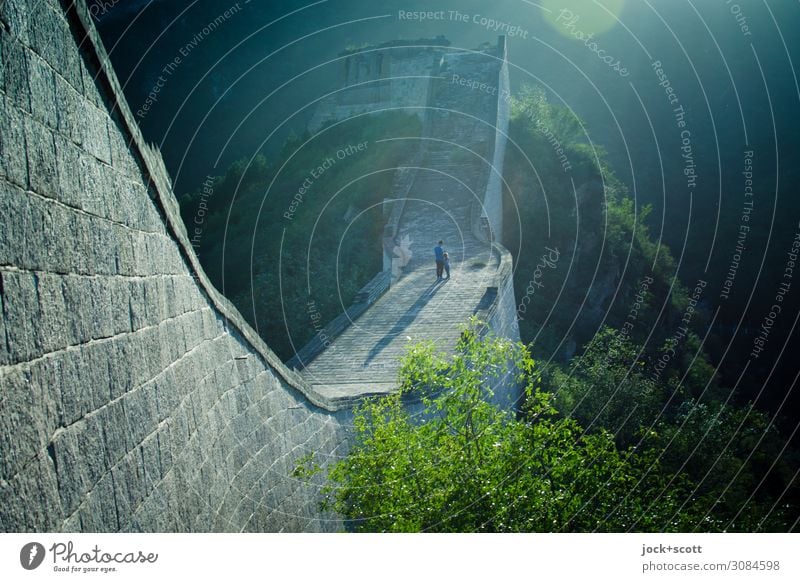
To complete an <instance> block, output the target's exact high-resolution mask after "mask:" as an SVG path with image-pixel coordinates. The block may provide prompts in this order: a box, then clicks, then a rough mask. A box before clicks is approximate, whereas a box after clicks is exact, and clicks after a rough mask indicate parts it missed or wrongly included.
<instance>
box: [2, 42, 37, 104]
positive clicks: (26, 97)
mask: <svg viewBox="0 0 800 582" xmlns="http://www.w3.org/2000/svg"><path fill="white" fill-rule="evenodd" d="M0 43H2V45H3V59H4V60H3V68H4V71H3V91H5V94H6V95H7V96H8V97H9V99H10V100H11V102H12V103H13V104H14V105H15V106H16V107H18V108H19V109H20V110H22V111H25V112H30V110H31V89H30V81H29V77H30V74H29V71H28V59H27V57H26V52H27V49H26V48H25V47H24V46H22V45H21V44H19V42H17V41H16V40H15V39H14V38H13V37H11V36H9V35H6V34H0Z"/></svg>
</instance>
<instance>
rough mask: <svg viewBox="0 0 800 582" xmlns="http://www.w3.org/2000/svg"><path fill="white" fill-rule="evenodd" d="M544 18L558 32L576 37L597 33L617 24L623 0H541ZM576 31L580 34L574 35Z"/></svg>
mask: <svg viewBox="0 0 800 582" xmlns="http://www.w3.org/2000/svg"><path fill="white" fill-rule="evenodd" d="M541 5H542V6H544V7H545V8H547V10H549V12H548V11H545V12H544V15H545V20H547V22H549V23H550V25H551V26H553V28H555V29H556V30H557V31H558V32H559V33H560V34H563V35H564V36H566V37H570V38H576V36H580V35H583V36H585V35H590V34H591V35H597V34H602V33H604V32H607V31H609V30H611V29H612V28H614V27H615V26H616V25H617V18H619V16H620V14H622V9H623V8H624V6H625V0H542V1H541ZM576 31H578V32H579V33H580V34H579V35H576V33H575V32H576Z"/></svg>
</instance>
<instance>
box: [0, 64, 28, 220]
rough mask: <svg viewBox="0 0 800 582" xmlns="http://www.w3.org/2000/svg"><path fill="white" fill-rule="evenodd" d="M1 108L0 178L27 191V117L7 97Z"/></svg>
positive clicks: (0, 103)
mask: <svg viewBox="0 0 800 582" xmlns="http://www.w3.org/2000/svg"><path fill="white" fill-rule="evenodd" d="M5 68H6V69H7V67H5ZM6 74H8V73H6ZM0 106H2V107H3V115H0V178H5V179H7V180H8V181H9V182H12V183H13V184H16V185H17V186H20V187H21V188H23V189H27V187H28V157H27V147H26V144H25V117H24V115H23V114H22V113H20V112H19V111H18V110H17V109H16V107H14V105H13V103H12V102H11V100H10V99H8V98H7V97H2V100H0ZM4 216H5V215H4Z"/></svg>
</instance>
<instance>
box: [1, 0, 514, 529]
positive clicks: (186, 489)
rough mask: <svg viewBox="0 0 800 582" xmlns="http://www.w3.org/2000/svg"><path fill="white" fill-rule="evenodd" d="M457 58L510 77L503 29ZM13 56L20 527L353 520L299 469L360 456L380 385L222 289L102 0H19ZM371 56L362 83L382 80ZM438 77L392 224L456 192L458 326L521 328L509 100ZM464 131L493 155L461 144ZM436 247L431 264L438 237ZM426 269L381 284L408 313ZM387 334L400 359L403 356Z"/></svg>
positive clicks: (4, 423)
mask: <svg viewBox="0 0 800 582" xmlns="http://www.w3.org/2000/svg"><path fill="white" fill-rule="evenodd" d="M431 50H433V49H431ZM436 50H444V47H440V48H438V49H436ZM395 56H396V55H395ZM443 56H444V57H445V58H444V59H443V60H440V63H441V65H439V66H444V67H445V69H442V70H443V71H444V70H446V68H447V67H451V70H461V71H462V72H463V73H464V74H466V73H467V72H468V71H470V70H471V69H472V68H473V67H475V68H476V71H477V72H476V73H475V74H477V75H482V76H484V77H486V79H487V81H491V82H493V83H494V84H497V83H498V79H501V82H502V78H503V75H502V71H503V70H504V69H505V65H504V63H505V61H504V48H503V45H502V43H501V46H500V47H499V51H498V49H497V48H495V49H493V51H488V52H469V51H466V52H458V51H456V52H453V53H449V54H445V55H443ZM0 58H1V59H2V68H0V89H1V91H0V99H2V106H1V107H2V116H0V217H2V218H0V220H1V221H2V228H0V313H1V314H2V317H1V318H0V402H1V403H2V404H0V530H2V531H330V530H338V529H341V522H340V521H339V520H338V519H337V518H336V516H331V515H323V514H321V513H320V511H319V506H318V500H319V487H320V485H321V479H322V476H317V477H316V478H315V479H312V480H311V481H310V482H306V481H302V480H298V479H296V478H294V477H293V476H292V470H293V468H294V467H295V466H296V464H297V463H298V461H299V459H301V458H302V457H304V456H305V455H307V454H309V453H314V454H315V458H316V460H317V461H319V462H322V463H323V464H324V463H326V462H328V461H329V460H331V459H336V458H338V457H339V456H340V455H341V454H344V453H345V452H346V450H347V446H348V429H347V425H348V420H349V418H350V412H349V410H347V406H348V405H349V404H351V403H352V402H353V401H354V400H356V399H357V398H358V397H359V396H360V395H363V394H362V393H363V392H364V390H361V392H360V393H347V394H344V395H343V396H342V395H341V394H338V393H337V392H336V389H330V388H326V386H330V385H331V383H330V382H329V383H328V384H326V385H322V386H315V383H314V382H313V381H309V377H308V376H307V374H308V373H309V372H310V371H311V366H309V367H308V368H307V369H306V370H303V371H302V373H298V372H296V371H294V370H292V369H290V368H289V367H287V366H284V365H283V364H282V363H281V362H280V361H279V360H278V359H277V358H276V357H275V355H274V354H273V353H272V351H271V350H270V349H269V347H268V346H267V345H265V344H264V342H263V341H262V340H261V338H259V337H258V335H257V334H256V333H255V332H254V331H253V330H252V329H251V328H250V327H249V326H248V325H247V324H246V323H245V321H244V319H243V318H242V317H241V316H240V314H239V313H238V312H237V311H236V310H235V309H234V308H233V307H232V305H231V304H230V303H229V302H228V301H227V300H226V299H225V298H223V297H222V296H221V295H220V294H219V293H218V292H217V291H216V290H215V289H214V288H213V287H212V285H211V284H210V283H209V281H208V279H207V277H206V276H205V274H204V273H203V270H202V268H201V267H200V265H199V262H198V260H197V257H196V256H195V254H194V252H193V250H192V247H191V244H190V242H189V239H188V237H187V234H186V231H185V228H184V226H183V224H182V222H181V219H180V215H179V212H178V207H177V202H176V200H175V197H174V195H173V192H172V188H171V184H170V179H169V176H168V175H167V172H166V171H165V169H164V165H163V161H162V159H161V156H160V154H159V153H158V152H157V151H156V150H155V149H153V148H151V147H149V146H147V145H146V143H145V141H144V139H143V137H142V135H141V133H140V131H139V129H138V127H137V125H136V123H135V121H134V117H133V115H132V114H131V111H130V109H129V107H128V105H127V103H126V102H125V99H124V98H123V95H122V91H121V89H120V86H119V82H118V81H117V78H116V76H115V75H114V72H113V69H112V68H111V66H110V63H109V60H108V57H107V55H106V53H105V51H104V49H103V47H102V44H101V42H100V40H99V37H98V35H97V33H96V31H95V29H94V27H93V24H92V20H91V17H90V15H89V11H88V10H87V7H86V5H85V3H84V2H83V1H82V0H81V1H78V2H75V3H74V4H73V2H69V1H66V0H65V1H64V2H59V1H58V0H5V1H4V2H2V3H1V4H0ZM481 63H483V64H481ZM486 63H495V64H493V65H491V66H488V65H487V64H486ZM351 64H352V65H353V66H355V69H353V70H352V71H349V72H347V73H346V79H347V80H348V82H350V81H352V83H353V84H358V82H359V81H360V80H361V78H362V74H363V75H366V76H367V77H369V76H370V75H373V74H375V73H374V72H373V71H372V69H369V68H364V66H363V65H364V63H362V62H361V61H360V60H359V59H358V58H355V59H354V60H353V63H351ZM389 70H390V71H394V70H395V68H390V69H389ZM377 74H379V75H388V74H389V73H386V72H385V71H384V69H383V68H380V69H379V71H378V73H377ZM498 74H499V76H498ZM437 83H439V84H434V85H431V87H432V88H433V89H434V90H435V91H436V94H434V95H426V96H425V100H426V102H427V101H429V100H430V99H434V100H435V103H436V104H437V105H436V107H438V109H437V110H436V113H435V115H432V116H429V117H427V118H426V119H428V121H426V124H427V125H428V128H427V129H426V135H425V137H426V138H428V142H429V143H428V144H427V145H426V146H424V147H421V148H420V149H419V154H418V155H419V159H420V160H422V162H421V163H420V164H419V168H418V169H415V170H413V171H412V173H413V180H412V181H411V182H410V186H409V188H410V198H411V200H409V201H408V204H405V205H404V204H401V203H400V202H398V203H396V208H401V207H403V208H401V210H400V211H397V212H396V216H395V218H396V220H395V221H394V222H393V225H394V226H395V228H396V233H397V234H398V235H403V234H409V233H410V234H411V235H412V238H413V237H417V236H419V237H420V239H422V238H423V237H422V235H421V234H416V231H413V229H414V228H420V229H422V228H424V227H425V220H427V219H429V218H430V219H434V220H437V221H439V220H441V217H442V215H441V214H436V213H430V212H428V213H426V211H425V207H424V205H428V206H430V205H436V204H438V205H440V206H442V204H443V203H444V204H445V205H447V207H448V208H449V213H450V215H451V218H452V220H450V221H449V222H445V223H441V224H442V229H443V232H444V236H445V237H446V238H447V239H448V240H452V241H453V249H454V251H456V255H457V257H456V261H455V263H456V265H455V267H456V269H455V271H456V273H463V274H464V277H463V279H462V282H461V283H460V284H458V285H456V284H455V283H454V285H453V289H454V291H457V295H455V296H453V297H452V298H451V301H452V302H457V303H458V305H459V310H458V311H454V312H451V313H447V314H446V315H447V319H448V320H449V321H452V322H453V323H458V320H459V319H461V318H462V317H463V316H465V315H466V314H467V313H468V312H472V313H477V314H479V315H482V316H483V317H484V319H486V320H488V321H490V322H491V325H492V327H493V328H494V329H496V330H497V331H498V332H500V333H503V334H505V335H509V336H512V337H513V336H514V335H515V333H516V331H515V330H516V327H515V325H516V322H515V321H514V320H513V305H514V301H513V291H511V287H510V285H511V265H510V257H509V255H508V253H507V252H506V251H505V250H504V249H503V248H502V247H501V246H500V245H499V244H498V243H497V242H496V241H493V240H492V237H491V234H490V235H489V236H486V233H487V232H489V233H491V231H493V230H494V231H497V229H498V226H497V224H496V219H495V218H493V215H492V212H493V211H490V210H489V209H491V208H493V206H492V204H493V202H494V201H493V199H492V197H493V196H499V191H498V190H497V188H496V184H495V185H494V186H493V185H492V184H494V182H493V181H492V180H493V179H492V178H490V175H491V174H492V172H493V171H497V172H498V173H499V170H498V169H497V168H495V169H494V170H493V169H492V167H491V161H492V160H495V161H496V160H498V156H499V159H500V160H502V151H498V150H497V148H498V147H500V148H502V145H500V146H498V145H497V144H501V141H500V140H497V139H496V132H497V131H498V130H497V128H496V126H497V125H498V123H497V120H498V119H500V120H501V124H500V125H502V115H503V113H502V107H499V106H498V103H497V99H496V97H494V98H492V96H491V95H488V94H483V95H480V98H477V97H479V94H478V93H475V92H472V93H470V91H469V90H465V89H464V88H463V87H459V86H458V85H457V84H455V83H450V84H449V85H448V84H447V83H446V82H445V81H444V80H441V79H440V80H439V81H437ZM470 95H471V96H470ZM347 99H351V103H350V106H356V105H357V103H356V102H358V101H359V99H361V98H360V97H359V98H356V97H352V98H350V97H347V98H345V99H344V101H343V102H342V103H344V102H345V101H347ZM378 99H379V100H380V99H382V97H380V94H379V95H378ZM492 103H494V105H492ZM451 105H452V107H450V106H451ZM462 106H464V107H466V108H465V109H464V108H462ZM456 107H458V108H462V109H463V110H462V111H460V112H459V111H455V108H456ZM343 112H345V110H341V111H339V113H336V114H341V113H343ZM323 113H324V112H323ZM500 132H501V133H503V131H502V130H500ZM437 135H438V136H439V137H438V138H435V136H437ZM436 139H441V140H444V141H442V142H436ZM445 141H447V142H453V143H459V144H462V145H465V144H466V145H467V146H468V147H470V148H475V150H476V151H479V152H480V154H481V155H480V156H479V157H482V158H483V159H484V160H485V162H486V163H485V164H484V163H483V162H479V161H476V160H474V159H472V160H470V159H466V158H465V161H466V163H460V162H458V160H454V159H453V158H448V155H450V153H449V152H447V151H446V150H445V149H442V148H443V147H444V146H443V145H440V144H444V142H445ZM448 147H450V146H448ZM470 155H472V154H470ZM462 161H463V160H462ZM448 168H449V170H448ZM500 169H501V168H500ZM445 171H449V173H450V175H451V177H449V178H447V179H446V180H445V179H444V178H442V177H441V176H443V172H445ZM407 173H408V172H406V174H407ZM398 180H399V183H400V182H402V180H401V179H400V178H398ZM453 180H455V183H458V184H461V185H460V186H457V187H456V186H454V182H453ZM426 196H427V198H426ZM426 217H427V218H426ZM414 225H417V226H414ZM487 225H488V226H487ZM434 226H436V225H434ZM436 228H438V226H436ZM495 238H496V237H495ZM457 241H461V242H460V243H459V242H457ZM415 244H416V243H415ZM419 244H420V250H419V253H420V256H419V260H427V259H426V258H425V257H424V256H423V253H424V252H425V251H424V250H423V249H428V251H429V250H430V249H429V247H432V244H430V242H429V241H428V240H424V241H423V240H421V242H420V243H419ZM414 250H415V252H416V247H415V248H414ZM406 271H407V274H406V275H404V277H402V278H401V279H400V280H399V281H397V282H396V284H395V285H393V286H392V287H391V288H390V290H389V292H388V294H386V295H384V296H383V298H389V297H390V295H391V294H392V293H395V292H396V293H397V295H396V298H397V305H398V308H402V306H403V305H405V304H404V303H403V301H407V298H408V297H410V296H411V295H410V294H409V289H411V288H412V287H413V285H414V284H416V283H415V281H417V279H416V275H415V273H416V272H417V270H416V269H415V263H414V262H413V261H412V263H410V264H409V265H408V266H407V268H406ZM467 274H469V278H468V277H467V276H466V275H467ZM454 281H455V280H454ZM467 281H471V283H469V284H467V283H466V282H467ZM404 285H406V287H404ZM404 289H405V291H404ZM395 290H396V291H395ZM376 295H379V294H373V297H372V300H375V301H376V303H375V304H374V305H373V306H372V307H371V308H369V309H366V310H365V314H364V315H363V316H362V320H365V319H364V318H368V317H369V315H370V313H371V312H372V310H374V309H375V308H376V307H379V306H380V301H381V300H382V299H383V298H382V299H377V297H376ZM429 305H430V304H429ZM412 307H413V306H412ZM383 311H385V310H383ZM392 313H395V312H394V311H392ZM509 314H510V315H509ZM414 315H415V313H414V312H413V310H409V309H406V310H405V311H404V312H403V313H400V314H399V317H401V318H402V317H405V318H406V319H405V320H403V321H407V320H408V318H409V317H410V318H411V319H413V318H414ZM360 321H361V320H360ZM383 325H384V326H386V325H390V326H391V325H400V324H398V322H397V321H395V323H394V324H392V323H391V318H389V319H387V320H386V321H385V322H384V324H383ZM354 329H356V328H354V327H352V326H351V327H350V328H348V329H347V330H346V331H345V333H347V332H349V331H351V330H354ZM392 329H393V328H391V329H388V330H387V329H385V328H384V329H383V332H382V336H384V337H388V338H391V337H393V336H392V335H391V334H392ZM448 329H449V328H448ZM404 333H405V332H404ZM395 335H397V334H395ZM340 337H341V340H342V341H347V337H346V336H345V334H343V335H341V336H340ZM364 337H367V336H362V338H364ZM443 337H444V339H445V340H446V341H445V342H444V345H449V343H448V342H450V341H451V340H452V337H453V336H452V332H451V331H448V332H447V333H446V334H444V336H443ZM379 339H380V338H379ZM361 341H362V343H365V345H366V342H367V340H365V339H362V340H361ZM379 346H380V342H375V343H374V345H373V348H372V349H375V350H377V351H376V352H375V356H374V357H373V360H379V361H381V362H383V361H385V358H386V357H387V356H388V354H391V353H394V350H395V348H396V346H393V347H392V349H391V350H388V351H384V350H383V349H378V347H379ZM367 349H368V350H369V349H370V347H369V346H367ZM330 353H333V352H328V351H325V352H322V354H321V355H319V356H318V357H317V358H316V359H315V360H313V361H312V362H309V364H311V365H313V364H314V363H316V362H321V363H324V358H325V357H327V355H328V354H330ZM329 369H330V368H329ZM367 369H369V367H367ZM356 372H357V373H358V374H360V373H361V372H360V371H356ZM360 378H361V376H358V377H357V378H356V383H357V381H359V380H360ZM351 383H353V382H351ZM379 384H380V383H379ZM381 386H383V384H381ZM381 386H379V387H381ZM357 392H358V391H357Z"/></svg>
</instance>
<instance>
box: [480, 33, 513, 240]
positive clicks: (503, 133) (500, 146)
mask: <svg viewBox="0 0 800 582" xmlns="http://www.w3.org/2000/svg"><path fill="white" fill-rule="evenodd" d="M497 49H498V57H499V58H501V59H502V62H503V64H502V66H501V67H500V74H499V76H498V81H497V115H496V120H495V122H494V126H495V137H494V152H493V153H492V171H491V173H490V174H489V179H488V181H487V183H486V192H485V194H484V197H483V213H484V215H485V217H486V220H487V222H488V223H489V227H490V228H491V232H492V236H493V238H494V239H495V240H498V241H502V238H503V163H504V161H505V156H506V145H507V143H508V122H509V120H510V118H511V86H510V83H509V75H508V55H507V49H506V39H505V37H504V36H501V37H499V38H498V41H497Z"/></svg>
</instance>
